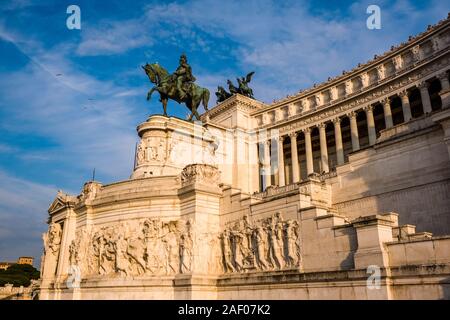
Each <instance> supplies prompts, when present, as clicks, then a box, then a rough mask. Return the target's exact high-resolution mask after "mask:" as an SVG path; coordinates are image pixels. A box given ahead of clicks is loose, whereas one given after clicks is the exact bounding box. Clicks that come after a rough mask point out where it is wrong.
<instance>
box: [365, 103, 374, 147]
mask: <svg viewBox="0 0 450 320" xmlns="http://www.w3.org/2000/svg"><path fill="white" fill-rule="evenodd" d="M364 111H365V112H366V117H367V131H368V133H369V145H371V146H373V145H374V144H375V141H376V140H377V133H376V131H375V120H374V119H373V106H367V107H365V108H364Z"/></svg>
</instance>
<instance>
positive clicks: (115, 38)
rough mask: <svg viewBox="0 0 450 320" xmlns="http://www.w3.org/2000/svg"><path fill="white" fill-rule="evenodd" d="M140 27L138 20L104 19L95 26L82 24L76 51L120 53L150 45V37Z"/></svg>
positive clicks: (102, 53) (92, 54) (79, 53)
mask: <svg viewBox="0 0 450 320" xmlns="http://www.w3.org/2000/svg"><path fill="white" fill-rule="evenodd" d="M142 28H143V25H142V24H141V23H140V22H139V20H128V21H114V22H109V21H104V22H101V23H99V25H97V26H92V25H89V24H83V26H82V29H81V37H82V41H81V43H80V45H79V46H78V48H77V50H76V53H77V54H78V55H81V56H97V55H110V54H120V53H123V52H126V51H128V50H130V49H134V48H138V47H141V46H144V45H151V44H152V39H151V38H150V36H149V35H147V34H145V33H143V32H142Z"/></svg>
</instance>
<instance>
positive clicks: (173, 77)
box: [142, 54, 209, 121]
mask: <svg viewBox="0 0 450 320" xmlns="http://www.w3.org/2000/svg"><path fill="white" fill-rule="evenodd" d="M142 68H143V69H144V71H145V73H146V74H147V76H148V78H149V79H150V82H151V83H153V84H154V85H155V86H154V87H153V88H151V89H150V90H149V91H148V93H147V100H150V98H151V96H152V93H153V92H154V91H158V92H159V96H160V101H161V103H162V105H163V108H164V115H165V116H167V102H168V100H169V99H172V100H174V101H176V102H178V103H184V104H185V105H186V107H187V108H188V109H189V110H190V111H191V114H190V115H189V117H188V121H191V120H192V117H193V116H195V118H196V119H197V120H200V115H199V114H198V112H197V109H198V106H199V105H200V102H201V103H202V105H203V107H204V108H205V110H206V111H208V101H209V90H208V89H206V88H202V87H200V86H198V85H197V84H195V83H194V82H195V80H196V79H195V77H194V76H193V75H192V69H191V66H190V65H189V64H188V62H187V57H186V55H185V54H182V55H181V57H180V64H179V66H178V68H177V70H176V71H175V72H174V73H173V74H169V73H168V72H167V70H166V69H164V68H163V67H162V66H160V65H159V64H158V63H152V64H148V63H147V64H146V65H145V66H142Z"/></svg>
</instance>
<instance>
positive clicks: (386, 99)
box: [380, 97, 391, 105]
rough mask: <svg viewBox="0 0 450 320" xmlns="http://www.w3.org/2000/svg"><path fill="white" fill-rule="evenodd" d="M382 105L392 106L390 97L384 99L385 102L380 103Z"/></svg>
mask: <svg viewBox="0 0 450 320" xmlns="http://www.w3.org/2000/svg"><path fill="white" fill-rule="evenodd" d="M380 102H381V104H383V105H391V99H390V98H389V97H387V98H384V99H383V100H381V101H380Z"/></svg>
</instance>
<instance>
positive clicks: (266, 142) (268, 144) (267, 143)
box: [264, 139, 271, 147]
mask: <svg viewBox="0 0 450 320" xmlns="http://www.w3.org/2000/svg"><path fill="white" fill-rule="evenodd" d="M270 140H271V139H269V140H266V141H264V145H266V146H267V147H270Z"/></svg>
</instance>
